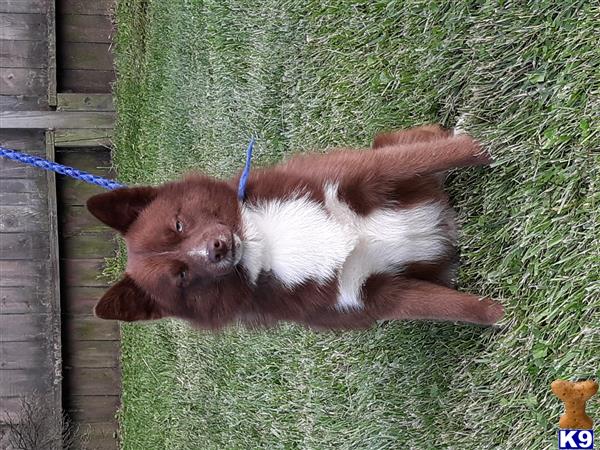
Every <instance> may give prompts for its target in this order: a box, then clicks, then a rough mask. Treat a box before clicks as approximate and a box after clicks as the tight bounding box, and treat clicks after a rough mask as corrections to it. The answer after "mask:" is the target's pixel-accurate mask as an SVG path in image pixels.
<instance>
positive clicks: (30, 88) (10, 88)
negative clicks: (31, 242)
mask: <svg viewBox="0 0 600 450" xmlns="http://www.w3.org/2000/svg"><path fill="white" fill-rule="evenodd" d="M47 85H48V71H47V70H46V69H23V68H16V67H0V92H1V93H2V94H3V95H25V96H36V95H40V96H41V95H44V94H45V93H46V87H47ZM2 120H3V119H2V118H1V117H0V127H2V128H26V127H9V126H5V124H3V123H2V122H1V121H2Z"/></svg>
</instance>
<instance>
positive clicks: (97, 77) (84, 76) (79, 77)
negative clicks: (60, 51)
mask: <svg viewBox="0 0 600 450" xmlns="http://www.w3.org/2000/svg"><path fill="white" fill-rule="evenodd" d="M59 79H60V82H61V84H60V87H61V91H62V92H80V93H94V94H102V93H110V92H112V83H114V81H115V71H114V70H76V69H64V70H61V71H60V73H59ZM71 128H75V127H71Z"/></svg>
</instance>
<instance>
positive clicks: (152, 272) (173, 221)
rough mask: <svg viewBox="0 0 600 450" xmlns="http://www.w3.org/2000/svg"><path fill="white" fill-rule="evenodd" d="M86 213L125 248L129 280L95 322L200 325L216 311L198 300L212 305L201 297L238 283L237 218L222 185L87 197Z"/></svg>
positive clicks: (194, 179)
mask: <svg viewBox="0 0 600 450" xmlns="http://www.w3.org/2000/svg"><path fill="white" fill-rule="evenodd" d="M87 207H88V209H89V210H90V212H91V213H92V214H93V215H94V216H96V217H97V218H98V219H99V220H101V221H102V222H104V223H105V224H106V225H109V226H110V227H112V228H114V229H115V230H117V231H118V232H120V233H121V234H122V235H123V236H124V238H125V242H126V244H127V254H128V261H127V268H126V274H125V276H124V278H123V279H122V280H121V281H119V282H118V283H117V284H115V285H114V286H113V287H112V288H110V289H109V291H108V292H107V293H106V294H105V295H104V296H103V297H102V299H101V300H100V301H99V302H98V304H97V305H96V308H95V313H96V315H97V316H98V317H100V318H104V319H117V320H125V321H135V320H152V319H159V318H161V317H166V316H176V317H183V318H189V319H193V318H197V317H198V316H202V314H203V311H202V310H204V309H211V308H212V310H214V309H215V305H211V304H204V303H203V302H202V301H200V300H199V299H200V298H206V297H211V296H207V295H204V294H207V293H210V292H213V293H214V292H219V293H220V292H221V291H222V290H223V289H224V288H223V286H224V285H227V284H228V283H229V284H230V283H231V282H232V279H233V280H234V281H235V279H239V273H237V272H238V271H237V270H236V268H237V265H238V263H239V262H240V259H241V257H242V252H243V248H242V239H241V237H242V236H241V233H242V230H241V219H240V211H239V206H238V202H237V199H236V192H235V189H234V188H233V187H232V186H230V185H229V184H228V183H226V182H223V181H218V180H215V179H212V178H209V177H204V176H200V175H195V176H190V177H188V178H186V179H184V180H183V181H178V182H173V183H167V184H164V185H162V186H159V187H134V188H122V189H117V190H114V191H110V192H107V193H103V194H99V195H96V196H94V197H91V198H90V199H89V200H88V202H87ZM212 297H215V296H214V295H213V296H212ZM212 297H211V298H212ZM216 297H219V296H218V295H217V296H216Z"/></svg>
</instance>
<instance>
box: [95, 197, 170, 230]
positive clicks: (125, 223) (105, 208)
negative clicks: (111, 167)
mask: <svg viewBox="0 0 600 450" xmlns="http://www.w3.org/2000/svg"><path fill="white" fill-rule="evenodd" d="M157 193H158V190H157V189H156V188H153V187H149V186H147V187H134V188H120V189H115V190H114V191H110V192H106V193H103V194H98V195H94V196H93V197H90V198H89V199H88V201H87V208H88V210H89V211H90V212H91V213H92V214H93V215H94V216H95V217H96V218H97V219H98V220H100V221H102V222H104V223H105V224H106V225H108V226H109V227H112V228H114V229H115V230H117V231H119V232H120V233H122V234H125V233H126V232H127V230H128V229H129V226H130V225H131V224H132V223H133V222H134V221H135V219H136V218H137V216H138V214H139V213H140V212H141V211H142V210H143V209H144V208H145V207H146V206H148V204H149V203H150V202H151V201H152V200H154V199H155V198H156V195H157Z"/></svg>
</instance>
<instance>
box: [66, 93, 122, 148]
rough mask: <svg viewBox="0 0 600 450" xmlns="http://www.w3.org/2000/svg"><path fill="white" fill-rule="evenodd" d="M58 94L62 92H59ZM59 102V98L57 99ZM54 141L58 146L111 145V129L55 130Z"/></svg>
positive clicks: (105, 146) (106, 146) (104, 146)
mask: <svg viewBox="0 0 600 450" xmlns="http://www.w3.org/2000/svg"><path fill="white" fill-rule="evenodd" d="M60 95H63V94H59V97H60ZM59 103H60V100H59ZM54 133H55V143H56V147H58V148H76V147H102V148H110V147H111V146H112V137H113V130H112V129H109V128H104V129H103V128H100V129H97V130H94V129H90V128H88V129H82V130H78V129H63V130H56V131H55V132H54Z"/></svg>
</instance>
